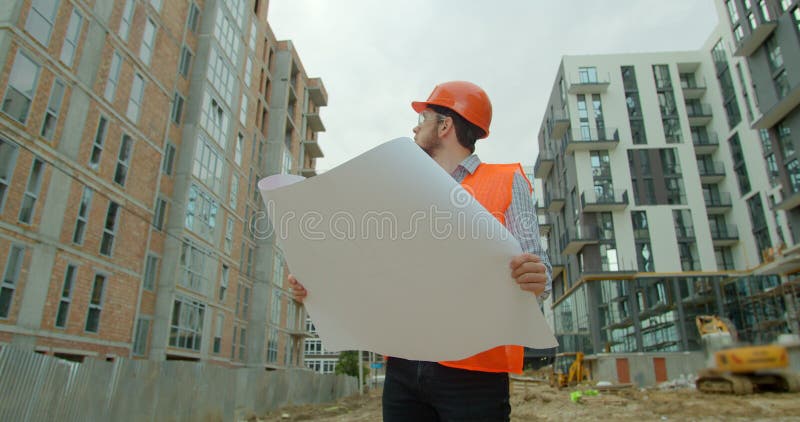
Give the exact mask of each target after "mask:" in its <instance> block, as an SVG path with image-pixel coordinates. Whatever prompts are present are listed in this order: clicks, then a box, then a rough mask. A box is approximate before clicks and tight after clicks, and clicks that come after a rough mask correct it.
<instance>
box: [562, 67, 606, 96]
mask: <svg viewBox="0 0 800 422" xmlns="http://www.w3.org/2000/svg"><path fill="white" fill-rule="evenodd" d="M610 80H611V74H609V73H607V74H606V75H605V76H604V77H602V76H600V75H598V74H596V72H595V74H593V75H587V76H586V77H580V75H577V74H576V75H574V76H572V77H571V78H570V83H569V89H568V91H569V93H570V94H602V93H604V92H606V90H607V89H608V85H609V84H610V83H609V81H610Z"/></svg>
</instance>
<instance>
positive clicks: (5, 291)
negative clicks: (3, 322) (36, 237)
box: [0, 244, 25, 318]
mask: <svg viewBox="0 0 800 422" xmlns="http://www.w3.org/2000/svg"><path fill="white" fill-rule="evenodd" d="M24 257H25V248H23V247H22V246H19V245H13V244H12V245H11V249H10V250H9V252H8V259H7V260H6V269H5V271H4V272H3V282H2V283H0V318H8V315H9V314H10V313H11V303H12V301H13V299H14V291H15V290H16V289H17V283H18V282H19V275H20V273H21V272H22V260H23V258H24Z"/></svg>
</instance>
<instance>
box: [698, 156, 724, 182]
mask: <svg viewBox="0 0 800 422" xmlns="http://www.w3.org/2000/svg"><path fill="white" fill-rule="evenodd" d="M697 170H698V171H699V172H700V183H706V184H709V183H719V182H721V181H722V180H723V179H725V167H724V166H723V165H722V163H720V162H717V161H715V162H713V163H710V164H708V165H706V164H703V163H702V162H698V163H697Z"/></svg>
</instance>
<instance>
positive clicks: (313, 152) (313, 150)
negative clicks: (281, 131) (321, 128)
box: [303, 139, 325, 158]
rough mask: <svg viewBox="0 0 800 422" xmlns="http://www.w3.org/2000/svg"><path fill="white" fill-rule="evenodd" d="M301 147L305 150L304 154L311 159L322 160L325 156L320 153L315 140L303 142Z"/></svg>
mask: <svg viewBox="0 0 800 422" xmlns="http://www.w3.org/2000/svg"><path fill="white" fill-rule="evenodd" d="M303 146H305V148H306V154H307V155H308V156H309V157H311V158H322V157H324V156H325V155H324V154H323V153H322V148H320V147H319V143H318V142H317V141H316V140H313V139H309V140H305V141H303Z"/></svg>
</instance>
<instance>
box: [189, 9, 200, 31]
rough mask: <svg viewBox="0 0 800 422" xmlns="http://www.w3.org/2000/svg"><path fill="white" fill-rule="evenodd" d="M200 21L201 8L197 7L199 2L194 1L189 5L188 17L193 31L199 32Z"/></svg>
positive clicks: (190, 28)
mask: <svg viewBox="0 0 800 422" xmlns="http://www.w3.org/2000/svg"><path fill="white" fill-rule="evenodd" d="M199 23H200V8H199V7H197V4H195V3H194V2H192V5H191V6H190V7H189V19H188V26H189V30H190V31H192V32H197V26H198V25H199Z"/></svg>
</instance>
